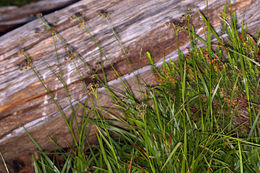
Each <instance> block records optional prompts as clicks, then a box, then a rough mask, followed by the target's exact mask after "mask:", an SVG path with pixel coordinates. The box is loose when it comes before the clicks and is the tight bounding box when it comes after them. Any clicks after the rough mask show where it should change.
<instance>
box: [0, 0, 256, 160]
mask: <svg viewBox="0 0 260 173" xmlns="http://www.w3.org/2000/svg"><path fill="white" fill-rule="evenodd" d="M224 3H225V0H219V1H217V0H212V1H210V2H209V7H208V8H209V10H208V11H209V19H210V21H211V23H212V25H213V26H214V27H215V28H216V30H217V31H220V26H221V19H220V18H219V16H220V15H221V12H222V10H223V8H224ZM259 6H260V2H259V1H256V0H248V1H244V0H237V1H232V9H233V11H235V12H237V18H238V23H240V22H241V19H242V18H243V19H244V22H245V23H247V24H248V30H249V33H251V34H255V33H256V32H257V31H258V29H259V27H260V21H259V16H260V14H258V13H255V11H256V10H257V7H259ZM189 8H191V9H192V10H193V11H194V12H192V13H191V16H192V20H191V22H192V24H193V26H194V27H195V28H196V30H197V34H198V35H201V36H203V34H204V32H203V25H202V19H201V18H200V16H199V14H198V13H196V10H198V9H199V10H202V11H204V12H205V8H206V4H205V1H204V0H194V1H178V0H171V1H169V0H160V1H149V0H141V1H137V2H136V1H131V0H130V1H129V0H114V1H108V0H100V1H89V0H82V1H80V2H77V3H75V4H73V5H71V6H69V7H66V8H64V9H62V10H59V11H57V12H55V13H52V14H49V15H47V16H44V17H43V18H42V20H44V21H46V22H48V23H49V24H50V25H51V26H53V27H55V28H54V29H55V31H56V32H57V33H58V34H59V35H60V36H61V37H62V39H63V40H64V41H65V42H66V44H68V45H69V46H70V47H71V48H72V49H73V51H72V52H71V53H73V52H75V54H77V55H80V57H82V59H83V60H84V61H85V63H86V64H88V65H89V66H90V67H91V68H92V69H95V73H98V74H100V76H102V70H101V67H100V63H101V61H102V62H103V65H104V69H105V71H106V75H107V79H108V81H109V85H110V87H112V88H117V89H120V88H122V85H121V82H120V80H119V79H118V78H117V76H116V75H115V73H114V72H113V69H112V68H111V66H110V64H109V62H108V61H107V59H105V58H104V56H103V57H102V59H101V58H100V54H101V53H100V51H99V49H98V48H97V46H96V45H95V42H94V41H93V40H92V38H91V36H90V35H89V34H88V33H87V32H86V31H85V29H84V27H83V26H82V25H81V24H82V22H81V23H80V22H78V21H77V20H71V16H73V15H76V16H78V17H79V18H81V19H84V23H85V25H86V27H87V29H88V30H89V31H90V33H91V34H92V35H93V37H94V39H95V40H97V43H98V44H99V45H100V47H101V48H102V50H103V51H104V53H105V54H106V56H107V57H108V59H109V61H110V62H111V64H113V66H114V67H115V69H116V70H117V71H118V73H119V75H120V76H123V77H122V78H123V79H124V80H126V81H127V83H128V84H129V85H130V86H131V88H132V89H133V91H137V85H136V83H135V80H134V75H133V72H134V73H135V74H136V75H137V76H138V77H139V78H142V79H143V80H144V81H145V82H146V83H149V84H151V83H152V82H154V81H153V76H152V71H151V67H150V66H149V65H148V64H149V63H148V61H147V59H146V56H145V52H146V51H150V52H151V54H152V55H153V56H154V59H155V62H157V65H158V66H160V65H161V59H162V58H163V57H165V58H166V59H169V58H171V59H174V58H177V51H176V49H177V44H176V37H175V35H174V33H173V31H172V29H171V28H170V27H167V26H165V24H167V22H170V21H175V22H177V23H180V24H182V23H183V21H181V18H182V16H183V14H185V13H187V10H188V9H189ZM242 16H243V17H242ZM106 17H107V18H106ZM44 28H46V26H45V25H44V23H43V22H42V21H41V20H40V19H38V20H35V21H32V22H30V23H28V24H26V25H24V26H22V27H20V28H18V29H16V30H14V31H11V32H9V33H7V34H5V35H3V36H2V37H0V127H1V130H0V151H1V153H2V154H3V155H4V157H5V159H6V160H7V161H8V160H12V159H14V158H17V157H18V156H21V155H26V154H28V153H32V152H33V151H35V146H34V144H33V143H32V142H31V140H30V139H29V138H28V136H27V135H26V133H25V131H24V129H23V127H22V126H24V127H25V128H27V129H28V130H29V132H30V134H32V136H33V137H34V138H35V140H36V141H37V142H38V143H39V144H40V145H41V146H42V147H43V148H44V149H46V150H53V149H55V144H54V143H52V142H51V140H49V138H50V137H51V138H55V139H56V140H57V142H58V143H59V144H61V146H62V147H68V146H70V144H71V140H72V139H71V136H70V133H69V130H68V129H67V127H66V124H65V122H64V120H63V119H62V117H61V115H60V113H59V111H58V109H57V107H56V105H55V104H54V103H53V101H52V100H51V98H50V97H49V95H48V93H47V92H46V90H45V89H44V87H43V86H42V84H41V83H40V81H39V80H38V78H37V77H36V75H35V74H34V73H33V71H32V70H31V69H24V68H23V70H22V71H20V70H19V69H21V68H22V67H24V65H26V63H27V62H26V60H25V57H24V56H21V55H20V54H19V52H20V53H21V50H24V52H25V53H26V54H28V55H29V57H30V58H31V60H32V64H33V66H34V68H35V69H37V72H38V73H39V74H40V76H41V78H42V79H43V81H44V83H45V84H46V86H47V87H48V88H49V89H50V91H51V93H52V94H53V96H54V97H55V99H56V100H57V101H58V103H59V105H60V106H61V107H62V108H63V110H64V112H65V113H66V115H67V116H68V117H69V116H70V114H71V110H70V107H69V102H68V98H67V97H66V93H65V90H64V88H63V85H62V84H61V82H60V81H59V80H58V79H57V77H56V76H55V75H54V73H53V72H57V69H58V66H59V64H58V62H57V58H56V52H55V47H54V44H53V37H52V34H51V32H48V31H45V30H46V29H44ZM112 28H113V29H114V31H115V33H116V35H117V36H118V37H119V39H120V43H121V44H122V46H123V47H124V49H125V51H126V55H124V53H123V51H122V49H121V47H120V44H119V42H118V41H117V40H116V38H115V36H114V34H113V31H112ZM52 31H53V30H52ZM179 37H180V46H181V49H182V50H184V48H185V47H186V46H188V44H189V43H188V35H187V34H186V33H185V32H183V31H182V32H180V35H179ZM55 42H56V47H57V50H58V51H57V53H58V56H59V61H60V65H61V68H62V71H63V76H64V81H65V82H66V84H67V86H68V91H69V94H70V97H71V100H72V103H73V105H75V106H76V105H77V103H78V102H80V101H81V102H82V101H84V100H85V99H86V98H87V97H88V93H87V91H86V90H84V89H83V86H82V84H84V83H85V84H86V85H88V84H89V83H91V81H93V80H92V78H91V76H92V75H93V71H91V70H90V69H89V68H88V67H87V66H86V64H84V63H83V62H82V60H81V59H80V58H77V57H74V58H73V60H72V59H71V60H70V58H71V54H69V53H68V52H67V51H66V49H64V43H63V42H62V41H61V40H59V39H57V38H56V39H55ZM126 57H128V59H129V61H130V62H131V66H130V65H129V63H128V60H127V58H126ZM74 63H75V64H76V65H77V68H78V70H79V71H80V74H81V77H80V76H79V74H78V71H77V69H76V67H75V66H74ZM98 92H99V100H100V102H101V105H102V106H104V107H109V106H111V105H112V100H111V98H110V97H109V95H108V93H107V92H106V90H105V89H104V88H102V87H100V88H99V89H98ZM137 96H138V93H137ZM94 133H95V130H94V129H93V130H92V131H91V134H92V135H93V136H94ZM94 139H95V138H94V137H93V138H91V139H90V141H91V140H92V141H93V140H94Z"/></svg>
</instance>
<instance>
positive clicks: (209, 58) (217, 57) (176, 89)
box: [24, 5, 260, 173]
mask: <svg viewBox="0 0 260 173" xmlns="http://www.w3.org/2000/svg"><path fill="white" fill-rule="evenodd" d="M225 10H226V5H225ZM225 10H224V11H223V14H222V19H223V21H224V22H223V26H222V32H224V33H226V34H227V35H228V40H227V39H225V40H224V39H222V38H221V37H219V35H218V34H217V32H216V31H215V30H214V28H213V27H212V26H211V25H210V23H209V22H208V20H207V17H206V16H204V15H203V14H202V13H201V12H199V13H200V15H201V17H202V18H203V20H204V23H205V26H206V27H207V29H206V30H207V31H205V32H207V33H208V34H206V33H205V35H206V36H207V38H205V39H203V38H200V37H199V36H197V35H196V34H195V31H194V28H193V27H192V26H191V25H188V27H185V28H181V27H178V26H177V29H176V26H175V27H174V28H175V29H174V32H175V33H176V36H177V37H178V31H179V30H185V31H186V32H187V34H189V36H190V43H191V44H190V47H189V48H188V50H189V51H188V53H187V54H183V53H182V52H181V51H180V50H179V58H178V61H177V62H173V61H168V62H166V60H165V61H164V63H163V67H162V69H161V70H160V69H158V68H156V65H155V64H154V61H153V57H152V55H151V54H150V53H149V52H147V58H148V60H149V61H150V63H151V66H152V68H153V71H154V77H155V79H156V81H157V83H158V85H157V86H155V87H152V86H149V85H148V84H147V85H145V88H146V89H145V91H143V92H142V99H141V100H137V99H136V98H135V97H134V95H133V93H132V91H131V90H130V88H128V87H127V84H126V83H124V82H123V80H122V79H121V77H120V76H119V75H118V73H117V71H116V70H115V69H114V67H113V65H112V64H111V63H110V62H109V63H110V65H111V67H112V68H113V69H114V72H115V74H116V75H117V76H118V77H119V78H120V79H121V82H122V83H123V86H124V89H125V92H124V93H122V92H117V91H114V90H113V89H111V88H109V86H108V85H107V80H106V75H105V72H104V71H103V74H104V76H103V80H102V79H101V78H100V77H99V76H97V75H96V76H95V77H96V78H97V79H98V80H99V83H100V84H101V85H102V86H103V87H105V88H106V89H107V91H108V92H109V93H110V94H111V97H112V98H113V100H114V102H115V103H116V105H117V113H112V112H113V111H111V110H110V109H109V108H103V107H101V106H100V103H99V100H98V97H97V88H96V87H97V85H95V83H93V84H92V85H89V86H85V89H86V90H88V91H89V94H91V95H93V96H94V97H89V98H88V100H87V101H86V102H85V103H80V104H79V105H77V106H73V105H72V103H71V101H70V96H69V92H68V90H67V85H66V83H65V82H64V80H63V74H62V69H61V66H60V62H59V56H58V53H57V49H56V41H55V40H56V39H60V40H62V37H61V36H60V35H59V34H58V33H57V32H56V31H55V28H53V27H50V26H49V25H48V23H47V22H46V21H44V19H43V18H41V20H42V21H43V23H44V24H45V25H46V27H47V28H48V29H49V30H50V31H51V32H52V36H53V43H54V47H55V51H56V55H57V61H58V64H59V73H58V74H55V73H54V72H53V73H54V75H56V76H57V78H58V79H59V80H60V82H61V83H62V84H63V86H64V89H65V91H66V94H67V97H68V100H69V102H70V106H71V109H72V116H71V118H70V119H69V120H67V119H66V115H65V113H64V112H63V110H62V109H61V108H60V106H59V104H58V102H57V101H56V100H55V99H54V97H53V96H52V94H51V92H50V91H49V89H48V88H47V87H46V85H45V84H44V81H43V80H42V79H41V78H40V75H39V73H38V72H37V69H35V68H34V67H33V64H32V62H31V60H30V57H29V56H27V54H26V53H24V56H25V57H26V58H27V63H28V64H27V65H28V66H30V67H31V68H32V70H33V71H34V73H35V74H36V76H37V77H38V79H39V80H40V81H41V83H42V85H43V86H44V87H45V89H46V91H47V92H48V93H49V95H50V96H51V98H52V99H53V101H54V103H55V104H56V105H57V108H58V110H59V111H60V113H61V115H62V116H63V118H64V120H65V121H66V124H67V125H68V128H69V129H70V132H71V134H72V137H73V146H72V147H71V149H70V150H65V149H64V148H61V147H60V146H59V145H58V144H57V143H55V144H56V145H57V151H55V152H53V153H45V152H44V150H43V149H42V148H41V147H40V146H39V145H38V144H37V142H36V141H35V140H34V139H33V137H32V136H31V135H30V134H29V133H28V132H27V131H26V132H27V133H28V136H29V137H30V138H31V139H32V141H33V142H34V144H35V145H36V147H37V148H38V151H39V159H38V160H36V159H35V157H33V160H34V166H35V172H44V173H45V172H48V173H49V172H120V173H121V172H153V173H158V172H165V173H169V172H181V173H186V172H190V173H197V172H241V173H242V172H248V173H250V172H252V173H255V172H259V171H260V138H259V134H260V130H259V115H260V113H259V100H260V99H259V96H260V95H259V81H260V80H259V38H257V39H258V40H255V39H254V38H253V37H252V36H250V35H249V34H248V33H247V26H246V25H244V24H243V23H242V26H241V29H242V30H241V31H238V29H237V23H236V15H235V13H233V12H232V10H231V19H230V20H229V19H228V18H227V14H226V12H225ZM72 18H73V19H74V20H78V21H79V22H80V24H81V25H82V27H83V28H84V29H85V30H86V31H87V33H88V34H90V36H91V38H92V39H93V41H94V42H95V43H96V45H97V47H98V48H99V50H100V54H101V56H104V57H105V58H106V60H107V61H109V60H108V58H107V57H106V55H105V53H104V52H103V50H102V49H101V47H100V46H99V45H98V44H97V42H96V41H95V39H94V38H93V37H92V35H91V32H90V31H89V30H88V29H87V26H86V25H85V23H84V21H83V19H82V18H80V17H76V16H73V17H72ZM108 22H109V20H108ZM112 32H113V33H114V35H115V37H116V38H117V40H118V42H119V44H120V47H121V48H122V50H123V52H124V48H123V46H122V44H121V43H120V40H119V39H118V37H117V36H116V34H115V32H114V31H113V30H112ZM214 38H216V40H217V41H216V42H212V40H213V39H214ZM62 42H63V43H64V45H65V46H66V47H67V50H68V52H69V53H70V59H71V61H74V58H79V59H80V60H81V61H82V62H83V63H84V64H85V65H86V66H87V63H86V62H84V59H83V58H82V57H80V56H79V55H78V54H77V53H75V52H72V49H71V48H70V46H69V45H68V44H67V43H66V42H65V41H64V40H62ZM199 43H204V46H203V47H198V44H199ZM126 58H127V57H126ZM74 65H75V66H76V64H75V63H74ZM101 67H102V68H103V64H101ZM76 69H77V71H78V73H79V76H80V77H81V73H80V71H79V70H78V68H77V66H76ZM89 69H90V70H91V71H93V69H91V68H90V67H89ZM137 81H138V80H137ZM83 85H84V84H83ZM93 98H95V99H93ZM87 102H90V103H91V104H92V105H91V106H90V107H88V106H87ZM79 106H80V107H81V108H83V112H82V115H83V117H82V120H81V122H77V121H76V115H77V110H78V108H79ZM245 112H246V113H245ZM105 115H110V116H111V118H112V119H105V118H104V117H105ZM119 115H121V116H119ZM242 116H243V117H246V118H245V120H243V121H241V120H240V119H239V117H242ZM118 124H121V125H120V126H119V125H118ZM122 125H123V127H124V128H123V127H122ZM94 126H95V127H96V128H97V133H96V135H97V139H98V143H99V145H91V144H89V143H88V137H89V129H90V128H91V127H94ZM53 142H55V141H54V140H53ZM85 144H87V147H86V145H85ZM58 158H62V159H58Z"/></svg>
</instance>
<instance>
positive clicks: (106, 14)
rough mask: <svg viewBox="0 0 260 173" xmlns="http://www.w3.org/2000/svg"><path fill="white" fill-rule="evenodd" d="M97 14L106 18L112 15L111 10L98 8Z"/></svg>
mask: <svg viewBox="0 0 260 173" xmlns="http://www.w3.org/2000/svg"><path fill="white" fill-rule="evenodd" d="M98 14H99V16H101V17H104V18H108V17H110V16H111V15H112V13H111V12H108V11H106V10H104V9H102V10H99V11H98Z"/></svg>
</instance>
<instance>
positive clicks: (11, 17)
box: [0, 0, 78, 34]
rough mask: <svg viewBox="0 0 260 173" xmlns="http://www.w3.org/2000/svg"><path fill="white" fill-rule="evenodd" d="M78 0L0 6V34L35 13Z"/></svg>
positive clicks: (47, 0) (64, 5)
mask: <svg viewBox="0 0 260 173" xmlns="http://www.w3.org/2000/svg"><path fill="white" fill-rule="evenodd" d="M77 1H78V0H55V1H53V0H41V1H39V2H34V3H30V4H27V5H24V6H21V7H17V6H10V7H1V8H0V34H1V33H5V32H7V31H8V30H10V29H13V28H15V27H17V26H21V25H23V24H25V23H28V22H30V21H32V20H35V18H36V16H35V15H36V14H37V13H44V14H46V13H49V12H53V11H55V10H58V9H61V8H64V7H66V6H68V5H70V4H72V3H75V2H77Z"/></svg>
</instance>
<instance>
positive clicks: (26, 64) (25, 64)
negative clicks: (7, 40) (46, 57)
mask: <svg viewBox="0 0 260 173" xmlns="http://www.w3.org/2000/svg"><path fill="white" fill-rule="evenodd" d="M18 56H20V57H21V56H25V53H24V49H21V50H19V52H18ZM31 66H32V62H31V61H30V62H29V61H28V60H27V59H26V60H25V62H23V63H21V64H19V65H18V69H19V70H20V71H23V70H27V69H28V68H30V67H31Z"/></svg>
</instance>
